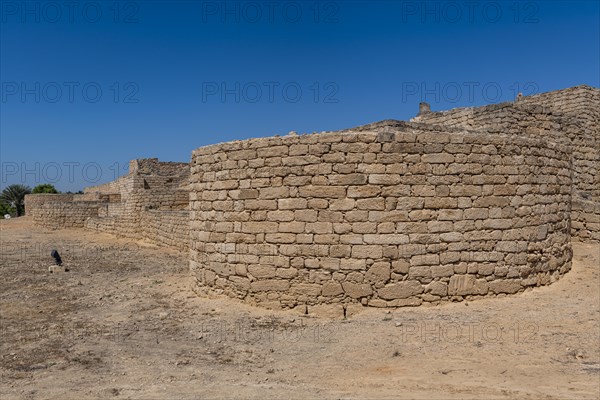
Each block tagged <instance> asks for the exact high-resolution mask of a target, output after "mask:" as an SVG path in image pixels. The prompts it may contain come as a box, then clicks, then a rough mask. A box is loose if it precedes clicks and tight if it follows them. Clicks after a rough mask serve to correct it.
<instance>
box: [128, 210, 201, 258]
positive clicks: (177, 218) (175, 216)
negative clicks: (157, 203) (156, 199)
mask: <svg viewBox="0 0 600 400" xmlns="http://www.w3.org/2000/svg"><path fill="white" fill-rule="evenodd" d="M140 222H141V223H140V234H141V238H143V239H146V240H150V241H151V242H153V243H156V244H159V245H163V246H169V247H174V248H177V249H179V250H182V251H186V250H188V249H189V236H190V229H189V222H190V215H189V211H187V210H183V211H159V210H148V211H144V212H142V215H141V221H140Z"/></svg>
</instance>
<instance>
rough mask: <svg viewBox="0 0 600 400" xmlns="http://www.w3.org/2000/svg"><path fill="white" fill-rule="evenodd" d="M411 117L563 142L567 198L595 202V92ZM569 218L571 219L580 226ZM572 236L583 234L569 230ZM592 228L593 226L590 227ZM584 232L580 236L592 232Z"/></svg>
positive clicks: (599, 128)
mask: <svg viewBox="0 0 600 400" xmlns="http://www.w3.org/2000/svg"><path fill="white" fill-rule="evenodd" d="M412 121H415V122H421V123H427V124H433V125H442V126H449V127H463V128H468V129H483V130H486V131H488V132H491V133H494V134H496V133H502V134H514V135H521V134H522V133H523V132H525V133H527V134H531V135H534V136H538V137H542V138H548V139H549V140H553V141H557V142H560V141H565V140H566V141H567V143H568V144H569V145H570V146H571V147H572V154H573V186H574V188H573V189H574V190H573V202H578V201H580V200H582V201H584V200H593V201H595V202H597V203H600V90H599V89H597V88H593V87H590V86H585V85H584V86H576V87H573V88H568V89H565V90H558V91H554V92H549V93H542V94H539V95H535V96H528V97H523V98H521V99H519V100H518V101H517V102H515V103H502V104H495V105H490V106H484V107H477V108H458V109H453V110H449V111H443V112H431V113H424V114H421V115H419V116H417V117H416V118H413V120H412ZM580 215H582V214H580V213H578V214H577V215H574V216H573V218H572V219H573V221H576V222H581V223H582V224H585V221H579V220H578V219H577V218H579V216H580ZM578 225H579V224H574V228H573V232H572V234H573V235H574V236H577V235H579V234H580V233H583V232H585V230H581V229H575V226H578ZM592 228H594V226H592ZM597 234H600V231H595V234H594V235H587V236H585V237H582V239H589V238H590V237H591V236H597Z"/></svg>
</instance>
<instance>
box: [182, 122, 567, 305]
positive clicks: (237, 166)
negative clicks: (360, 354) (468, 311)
mask: <svg viewBox="0 0 600 400" xmlns="http://www.w3.org/2000/svg"><path fill="white" fill-rule="evenodd" d="M521 136H522V137H517V136H512V135H509V136H507V135H499V134H490V133H489V132H486V133H480V132H468V131H466V130H464V129H451V128H441V127H439V126H438V127H433V126H428V125H421V124H407V123H402V122H397V121H389V122H384V123H379V124H372V125H368V126H365V127H361V128H356V129H354V130H349V131H343V132H329V133H322V134H315V135H302V136H287V137H283V138H280V137H276V138H265V139H251V140H246V141H237V142H230V143H223V144H219V145H214V146H208V147H203V148H199V149H197V150H195V151H194V152H193V154H192V174H191V179H190V181H191V184H190V188H191V193H190V200H191V214H190V218H191V223H190V230H191V232H190V235H191V252H190V257H191V261H190V265H191V270H192V272H193V274H194V275H195V276H196V278H197V281H198V290H199V291H202V292H207V293H223V294H226V295H228V296H231V297H236V298H239V299H242V300H244V301H246V302H248V303H252V304H261V305H264V306H268V307H274V308H280V307H282V308H292V307H297V306H299V307H313V306H317V305H319V304H333V305H337V306H338V307H345V305H348V304H353V303H360V304H363V305H370V306H377V307H396V306H405V305H419V304H421V303H423V302H434V303H435V302H439V301H445V300H452V299H459V298H464V297H466V298H469V297H470V296H482V295H487V294H502V293H516V292H519V291H522V290H524V289H525V288H527V287H531V286H536V285H544V284H548V283H550V282H552V281H554V280H556V279H558V278H559V276H560V275H561V274H563V273H565V272H566V271H568V270H569V268H570V260H571V247H570V226H569V213H570V211H571V210H570V192H571V168H572V165H571V154H570V153H569V148H568V146H567V147H565V146H560V145H557V144H555V143H553V142H551V141H548V140H540V139H535V138H531V137H529V136H527V135H525V134H523V135H521Z"/></svg>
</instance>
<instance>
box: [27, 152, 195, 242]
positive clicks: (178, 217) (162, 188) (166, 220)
mask: <svg viewBox="0 0 600 400" xmlns="http://www.w3.org/2000/svg"><path fill="white" fill-rule="evenodd" d="M188 179H189V164H188V163H174V162H160V161H158V160H157V159H155V158H152V159H141V160H132V161H131V162H130V164H129V173H128V174H127V175H125V176H122V177H120V178H118V179H117V180H115V181H113V182H109V183H107V184H104V185H99V186H92V187H88V188H86V189H85V193H84V194H73V195H63V194H59V195H51V194H39V195H27V196H26V203H25V211H26V213H27V214H31V215H32V217H33V220H34V222H36V223H37V224H39V225H42V226H45V227H49V228H54V229H56V228H61V227H78V228H84V227H85V228H88V229H93V230H97V231H101V232H107V233H113V234H116V235H118V236H123V237H128V238H132V239H143V240H147V241H149V242H151V243H154V244H157V245H164V246H171V247H175V248H178V249H180V250H187V249H188V246H189V244H188V239H189V228H188V220H189V211H188V208H189V190H188Z"/></svg>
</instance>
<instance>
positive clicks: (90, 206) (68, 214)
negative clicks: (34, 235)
mask: <svg viewBox="0 0 600 400" xmlns="http://www.w3.org/2000/svg"><path fill="white" fill-rule="evenodd" d="M29 196H34V199H29V202H28V208H27V211H26V213H27V214H30V215H31V216H32V218H33V221H34V222H35V223H36V224H38V225H40V226H44V227H46V228H51V229H60V228H83V227H84V226H85V221H86V220H87V219H88V218H90V217H97V216H98V209H99V208H100V207H101V206H102V205H103V204H104V202H103V201H70V202H69V201H64V200H61V199H59V198H55V199H52V198H51V197H50V198H49V197H48V196H60V198H64V195H28V196H26V197H29ZM35 196H44V198H42V199H40V198H35Z"/></svg>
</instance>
